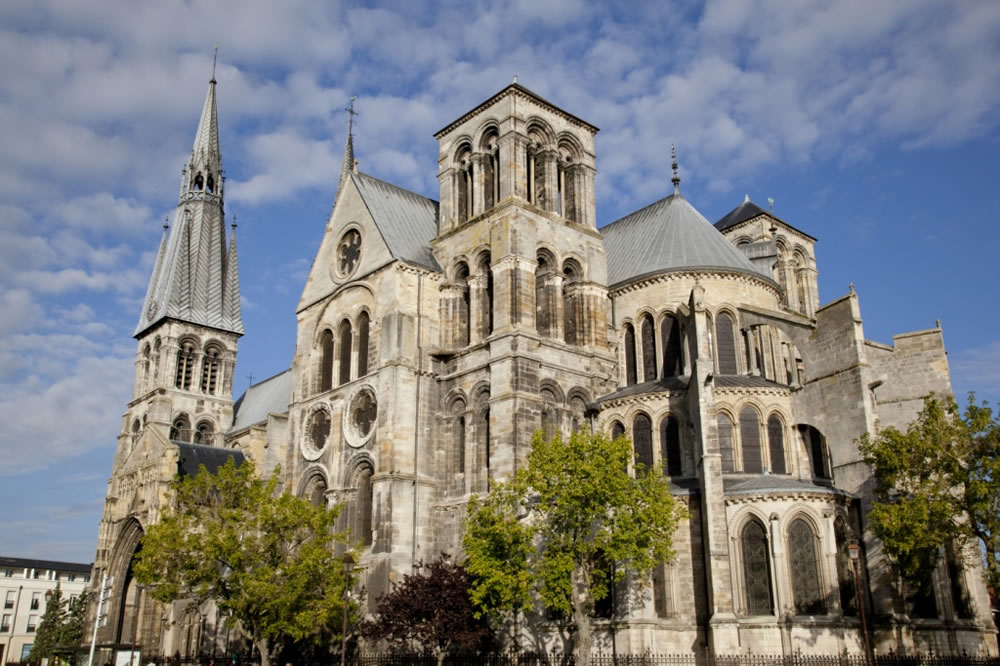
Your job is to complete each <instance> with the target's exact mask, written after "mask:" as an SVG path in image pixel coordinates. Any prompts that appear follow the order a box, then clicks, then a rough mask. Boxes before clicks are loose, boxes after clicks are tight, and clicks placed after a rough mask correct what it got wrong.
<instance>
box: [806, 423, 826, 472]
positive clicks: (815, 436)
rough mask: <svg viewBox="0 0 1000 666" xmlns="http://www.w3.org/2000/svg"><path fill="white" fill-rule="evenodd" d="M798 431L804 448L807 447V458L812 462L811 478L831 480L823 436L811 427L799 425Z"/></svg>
mask: <svg viewBox="0 0 1000 666" xmlns="http://www.w3.org/2000/svg"><path fill="white" fill-rule="evenodd" d="M799 431H800V432H801V433H802V438H803V440H804V441H805V444H806V446H808V447H809V458H810V459H811V461H812V468H813V477H814V478H817V479H831V478H833V477H832V475H831V474H830V461H829V459H828V458H827V452H826V442H825V438H824V437H823V434H822V433H821V432H820V431H819V430H817V429H816V428H814V427H813V426H811V425H800V426H799Z"/></svg>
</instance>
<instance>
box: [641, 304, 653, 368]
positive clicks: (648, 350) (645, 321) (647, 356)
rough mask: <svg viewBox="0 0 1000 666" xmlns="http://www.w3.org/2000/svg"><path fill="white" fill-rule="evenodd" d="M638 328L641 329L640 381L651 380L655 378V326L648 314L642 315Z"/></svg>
mask: <svg viewBox="0 0 1000 666" xmlns="http://www.w3.org/2000/svg"><path fill="white" fill-rule="evenodd" d="M640 330H641V331H642V381H644V382H651V381H654V380H655V379H656V333H655V331H656V328H655V327H654V326H653V318H652V317H651V316H650V315H648V314H647V315H643V317H642V323H641V324H640Z"/></svg>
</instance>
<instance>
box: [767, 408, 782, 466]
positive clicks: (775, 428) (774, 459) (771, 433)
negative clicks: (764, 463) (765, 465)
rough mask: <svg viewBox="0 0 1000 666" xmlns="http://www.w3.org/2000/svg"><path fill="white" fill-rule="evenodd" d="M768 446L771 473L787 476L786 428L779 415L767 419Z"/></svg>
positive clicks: (772, 415)
mask: <svg viewBox="0 0 1000 666" xmlns="http://www.w3.org/2000/svg"><path fill="white" fill-rule="evenodd" d="M767 446H768V452H769V453H770V454H771V473H772V474H785V473H786V472H787V469H786V467H785V426H784V424H783V423H782V422H781V419H780V418H779V417H778V415H777V414H771V416H769V417H768V419H767Z"/></svg>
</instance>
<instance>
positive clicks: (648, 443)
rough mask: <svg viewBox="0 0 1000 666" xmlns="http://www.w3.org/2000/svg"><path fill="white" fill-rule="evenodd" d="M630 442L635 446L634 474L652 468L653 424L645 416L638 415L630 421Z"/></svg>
mask: <svg viewBox="0 0 1000 666" xmlns="http://www.w3.org/2000/svg"><path fill="white" fill-rule="evenodd" d="M632 441H633V442H634V446H635V464H636V472H637V473H638V472H639V468H640V466H641V469H642V472H643V473H646V472H649V470H650V469H652V468H653V422H652V421H650V420H649V417H648V416H646V415H645V414H638V415H637V416H636V417H635V420H634V421H632Z"/></svg>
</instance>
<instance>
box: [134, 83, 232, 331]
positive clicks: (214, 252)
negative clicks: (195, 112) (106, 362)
mask: <svg viewBox="0 0 1000 666" xmlns="http://www.w3.org/2000/svg"><path fill="white" fill-rule="evenodd" d="M212 70H213V71H212V79H211V80H210V81H209V83H208V93H207V94H206V96H205V103H204V105H203V106H202V111H201V119H200V120H199V122H198V129H197V131H196V132H195V138H194V146H193V147H192V150H191V158H190V160H188V163H187V165H186V166H185V168H184V171H183V173H182V176H181V188H180V197H179V201H178V203H177V208H176V210H175V211H174V223H173V225H172V228H171V230H170V232H169V234H167V232H166V231H165V232H164V234H165V235H164V241H161V247H160V253H159V255H158V256H157V261H156V267H155V268H154V270H153V275H152V276H151V278H150V284H149V289H148V290H147V292H146V299H145V302H144V303H143V308H142V313H141V314H140V315H139V324H138V326H137V327H136V330H135V335H136V336H138V335H140V334H141V333H142V332H143V331H145V330H147V329H148V328H150V327H151V326H153V325H154V324H156V323H158V322H159V321H160V320H162V319H165V318H170V319H176V320H180V321H185V322H188V323H192V324H199V325H203V326H210V327H212V328H216V329H220V330H224V331H231V332H233V333H237V334H242V333H243V321H242V317H241V315H240V309H239V280H238V279H234V280H230V279H229V269H228V267H229V266H230V265H233V266H235V264H236V253H235V252H236V245H235V241H234V242H232V243H230V250H229V252H228V253H227V251H226V230H225V212H224V201H223V189H224V188H223V185H224V180H225V178H224V176H223V171H222V151H221V150H220V149H219V115H218V110H217V109H216V101H215V87H216V81H215V67H214V64H213V68H212ZM233 270H234V271H235V268H234V269H233ZM234 301H235V306H234V305H233V302H234Z"/></svg>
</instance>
